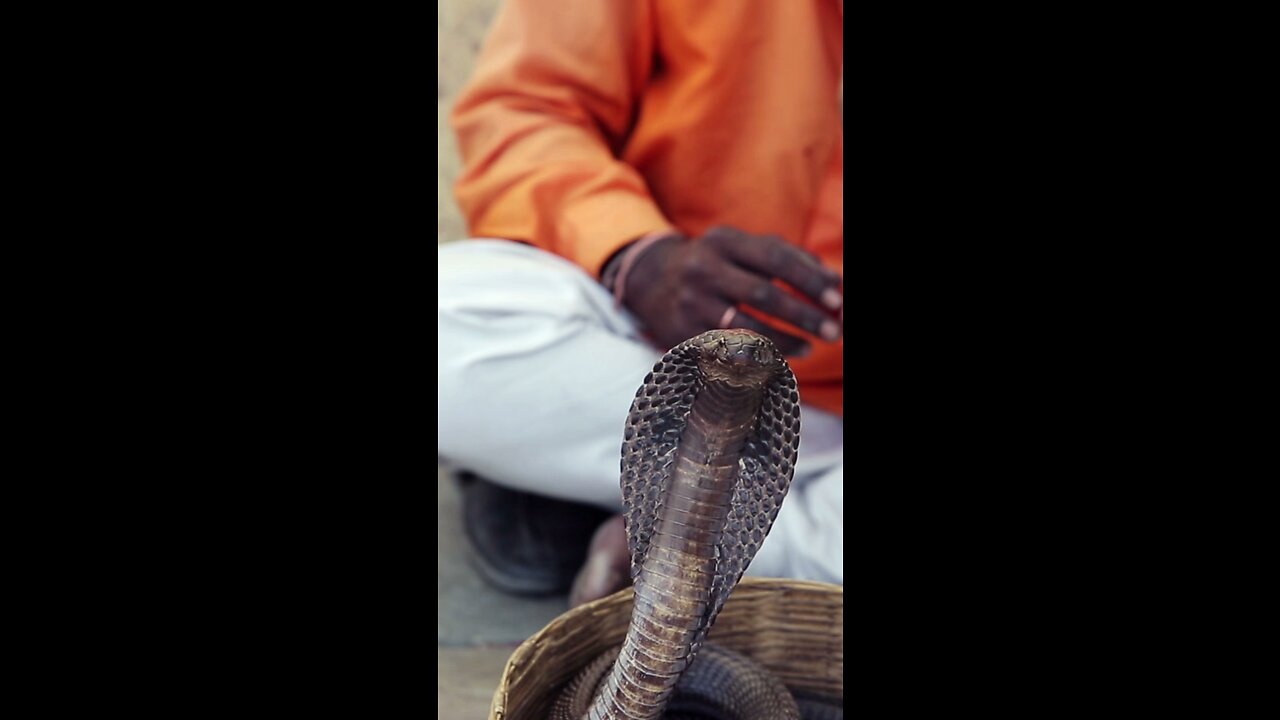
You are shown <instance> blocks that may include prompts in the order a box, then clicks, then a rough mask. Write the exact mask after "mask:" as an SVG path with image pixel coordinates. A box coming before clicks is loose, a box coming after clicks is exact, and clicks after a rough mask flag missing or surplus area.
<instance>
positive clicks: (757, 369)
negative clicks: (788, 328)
mask: <svg viewBox="0 0 1280 720" xmlns="http://www.w3.org/2000/svg"><path fill="white" fill-rule="evenodd" d="M699 365H700V367H701V369H702V372H703V374H704V375H705V376H706V377H707V379H708V380H712V381H719V382H725V383H728V384H730V385H735V386H741V387H759V386H763V385H764V384H765V383H766V382H768V381H769V379H770V378H771V377H772V376H773V373H774V372H775V370H776V368H777V365H778V354H777V351H776V350H775V349H774V346H773V343H772V342H770V341H769V339H768V338H766V337H765V336H763V335H761V334H759V333H756V332H753V331H751V330H745V329H741V328H731V329H728V330H717V331H712V332H709V333H706V335H704V336H703V342H702V355H701V358H700V362H699Z"/></svg>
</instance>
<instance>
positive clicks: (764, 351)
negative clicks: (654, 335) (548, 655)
mask: <svg viewBox="0 0 1280 720" xmlns="http://www.w3.org/2000/svg"><path fill="white" fill-rule="evenodd" d="M799 435H800V407H799V396H798V394H797V392H796V384H795V377H794V376H793V375H792V373H791V370H790V368H789V367H788V366H787V363H786V361H785V360H784V359H783V358H782V355H781V354H780V353H779V352H778V351H777V349H776V348H775V347H774V345H773V344H772V342H770V341H769V340H768V339H767V338H765V337H763V336H761V335H758V334H756V333H754V332H751V331H749V330H738V329H730V330H713V331H711V332H707V333H703V334H702V335H699V336H697V337H694V338H691V339H690V340H686V341H685V342H683V343H681V344H680V345H678V346H676V347H675V348H673V349H672V350H671V351H670V352H668V353H667V354H666V355H665V356H664V357H663V358H662V359H661V360H659V361H658V363H657V364H656V365H655V366H654V368H653V372H651V373H650V374H649V375H648V376H646V377H645V380H644V384H643V385H642V386H641V387H640V389H639V390H638V391H637V392H636V396H635V400H634V401H633V402H632V405H631V411H630V414H629V415H628V416H627V424H626V429H625V431H624V441H623V447H622V481H621V482H622V495H623V508H624V513H625V516H626V528H627V543H628V547H629V550H630V552H631V575H632V579H633V583H634V586H635V605H634V609H633V612H632V617H631V623H630V626H629V627H628V630H627V635H626V638H625V639H624V641H623V644H622V646H621V648H617V649H614V650H612V651H610V652H607V653H605V654H603V655H601V656H600V657H598V658H597V659H596V660H595V661H594V662H592V663H591V664H589V665H588V666H587V667H586V668H585V669H583V670H582V672H580V673H579V675H578V676H577V677H576V678H575V679H574V681H573V682H572V683H571V684H570V685H569V686H568V688H567V689H565V690H564V691H563V692H562V693H561V694H560V696H559V698H558V699H557V702H556V704H555V706H554V708H553V709H552V712H551V715H550V720H583V719H584V718H586V719H587V720H613V719H614V718H627V719H630V720H642V719H657V718H663V717H665V718H668V719H673V718H714V719H716V720H730V719H736V720H788V719H791V718H800V717H801V715H800V710H799V707H798V706H797V704H796V701H795V700H794V699H793V698H792V696H791V694H790V693H789V692H788V691H787V689H786V687H785V686H783V685H782V683H781V682H780V681H779V680H777V679H776V678H774V677H773V676H771V675H770V674H769V673H767V672H765V671H764V670H763V669H761V668H760V667H759V666H757V665H756V664H755V663H753V662H752V661H751V660H749V659H748V658H746V657H744V656H742V655H739V654H737V653H735V652H732V651H730V650H728V649H725V648H719V647H716V646H714V645H707V646H706V647H705V648H703V647H702V646H703V640H704V639H705V637H706V634H707V631H708V630H710V628H711V626H712V624H713V623H714V622H715V618H716V615H717V614H718V613H719V612H720V609H721V607H722V606H723V605H724V602H725V600H726V599H727V598H728V596H729V593H730V592H731V591H732V590H733V587H734V586H735V585H736V584H737V583H738V581H739V580H740V579H741V577H742V573H743V571H744V570H745V569H746V567H747V565H748V564H749V563H750V562H751V559H752V558H753V557H755V554H756V551H757V550H759V548H760V545H761V543H762V542H763V541H764V537H765V535H766V534H767V533H768V532H769V529H770V527H772V525H773V521H774V519H775V518H776V517H777V514H778V509H779V507H780V506H781V503H782V499H783V497H784V496H785V495H786V493H787V489H788V487H789V486H790V483H791V478H792V474H793V472H794V468H795V460H796V452H797V449H798V446H799V442H800V437H799ZM700 650H701V651H702V652H701V653H699V651H700ZM695 657H696V658H697V662H696V663H695V662H694V659H695Z"/></svg>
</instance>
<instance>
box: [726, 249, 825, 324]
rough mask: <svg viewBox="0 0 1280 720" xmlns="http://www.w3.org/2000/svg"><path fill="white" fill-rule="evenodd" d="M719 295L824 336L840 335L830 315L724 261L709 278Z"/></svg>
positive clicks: (757, 276)
mask: <svg viewBox="0 0 1280 720" xmlns="http://www.w3.org/2000/svg"><path fill="white" fill-rule="evenodd" d="M712 282H713V283H714V284H715V287H716V289H717V290H719V291H720V293H721V294H722V295H724V296H725V297H727V298H729V299H730V300H735V301H737V302H740V303H745V304H747V305H750V306H751V307H753V308H755V309H757V310H759V311H761V312H763V313H765V314H766V315H772V316H773V317H776V318H778V319H779V320H782V321H784V322H788V323H791V324H792V325H795V326H796V327H798V328H801V329H802V330H805V331H807V332H809V333H811V334H813V335H817V336H819V337H821V338H822V339H824V340H828V341H834V340H836V339H837V338H839V337H840V326H839V325H838V324H837V323H836V322H835V321H834V320H832V319H831V316H830V315H828V314H827V313H824V312H822V311H821V310H819V309H818V308H816V307H814V306H813V305H810V304H809V303H807V302H805V301H803V300H801V299H799V298H796V297H794V296H793V295H791V294H790V293H788V292H786V291H785V290H783V289H782V288H780V287H778V286H777V285H775V284H774V283H772V282H771V281H770V280H769V279H767V278H764V277H761V276H759V275H756V274H753V273H749V272H747V271H745V270H742V269H741V268H738V267H736V266H733V265H728V266H726V267H725V268H723V269H722V270H721V271H720V272H719V273H717V275H716V276H715V278H713V279H712Z"/></svg>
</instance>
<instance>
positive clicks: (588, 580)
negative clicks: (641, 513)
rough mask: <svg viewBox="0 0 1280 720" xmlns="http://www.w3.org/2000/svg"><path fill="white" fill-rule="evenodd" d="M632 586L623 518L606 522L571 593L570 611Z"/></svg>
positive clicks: (610, 519) (594, 536) (588, 549)
mask: <svg viewBox="0 0 1280 720" xmlns="http://www.w3.org/2000/svg"><path fill="white" fill-rule="evenodd" d="M630 584H631V552H630V551H629V550H628V549H627V531H626V526H625V525H623V522H622V516H621V515H614V516H613V517H611V518H609V519H608V520H606V521H604V524H603V525H601V526H600V527H599V528H598V529H597V530H596V534H595V535H593V536H592V537H591V546H590V547H589V548H587V561H586V562H585V563H583V565H582V569H581V570H579V571H578V577H576V578H574V581H573V588H572V589H571V590H570V591H569V607H577V606H579V605H581V604H583V603H588V602H591V601H592V600H599V599H600V598H602V597H605V596H606V595H611V594H613V593H615V592H617V591H619V590H621V589H622V588H624V587H626V586H627V585H630Z"/></svg>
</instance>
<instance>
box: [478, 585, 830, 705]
mask: <svg viewBox="0 0 1280 720" xmlns="http://www.w3.org/2000/svg"><path fill="white" fill-rule="evenodd" d="M632 598H633V591H632V589H631V588H626V589H624V590H620V591H618V592H616V593H614V594H612V595H609V596H608V597H604V598H601V599H599V600H595V601H593V602H590V603H587V604H584V605H581V606H579V607H576V608H573V609H571V610H568V611H566V612H564V613H561V614H560V615H559V616H557V617H556V618H554V619H553V620H551V622H549V623H547V625H546V626H544V627H543V628H542V629H541V630H539V631H538V632H536V633H534V634H533V635H531V636H530V637H529V638H528V639H526V640H525V641H524V642H522V643H521V644H520V645H519V646H517V647H516V649H515V650H514V651H513V652H512V653H511V657H509V658H508V659H507V662H506V664H505V665H504V666H503V671H502V678H501V680H500V681H499V683H498V687H497V688H496V690H495V691H494V695H493V701H492V703H491V705H490V714H489V717H490V720H515V718H513V717H512V715H511V714H510V712H511V711H512V710H513V708H514V709H515V710H519V706H518V705H516V704H513V699H514V698H513V690H514V691H515V692H518V693H521V697H524V696H527V695H529V694H530V693H531V692H532V691H531V690H530V689H529V686H530V685H532V686H533V687H535V688H537V689H538V692H542V693H544V694H545V695H550V694H552V693H553V692H554V691H553V688H555V687H560V686H561V685H562V684H563V683H564V682H565V681H566V678H567V677H572V675H573V674H576V672H577V670H578V669H579V668H580V666H581V665H583V664H585V662H586V661H589V659H590V658H592V657H594V656H595V654H597V653H598V652H600V651H601V650H602V649H604V648H605V647H608V646H609V645H610V643H609V642H606V639H607V638H612V637H614V636H617V637H618V641H620V634H619V628H622V630H623V631H625V626H626V624H627V622H629V619H630V608H631V603H632ZM735 601H736V602H735ZM602 628H603V629H602ZM575 638H576V639H578V642H577V644H576V645H575V644H573V643H570V642H569V641H571V640H574V639H575ZM708 641H710V642H720V643H722V644H724V645H726V646H729V647H733V648H734V649H736V650H738V651H740V652H744V653H745V654H747V655H749V656H750V655H756V656H757V657H756V659H757V661H762V662H764V661H763V660H762V657H763V658H773V661H774V662H775V664H777V663H781V662H784V660H783V659H779V658H785V662H786V663H788V664H795V665H797V666H798V669H797V671H796V672H795V673H793V674H792V677H791V678H790V679H791V680H793V681H796V682H798V683H799V684H801V685H803V684H804V683H806V682H811V683H814V684H815V685H816V686H818V687H821V688H823V689H825V690H826V691H828V692H832V691H835V690H838V692H839V694H840V696H841V697H843V676H844V657H843V643H844V587H843V586H842V585H833V584H830V583H823V582H815V581H811V580H791V579H783V578H752V577H749V578H743V580H742V582H741V583H739V585H738V586H737V587H736V588H735V589H734V592H733V594H732V595H731V596H730V597H729V600H728V602H726V604H725V607H724V609H723V610H722V611H721V614H720V616H719V619H718V620H717V621H716V626H715V627H714V628H712V630H711V632H710V634H709V635H708ZM797 647H798V648H802V649H803V650H804V652H796V651H795V648H797ZM566 648H567V649H566ZM586 648H590V649H591V650H592V651H591V652H590V653H589V654H583V653H584V650H585V649H586ZM566 655H567V656H568V660H567V661H566V662H563V663H562V662H560V660H561V658H562V657H564V656H566ZM775 656H776V657H775ZM538 663H542V664H543V666H542V667H539V666H538ZM575 663H576V664H575ZM806 663H808V666H806ZM764 664H766V665H767V664H768V663H767V662H764ZM566 666H569V667H567V669H566ZM771 669H774V670H776V669H777V668H771ZM780 674H781V673H780ZM804 689H812V688H809V687H806V688H804ZM526 699H527V698H526ZM529 704H531V705H535V706H536V705H539V702H538V699H537V698H535V699H534V700H532V701H529ZM521 717H522V720H523V716H521ZM538 720H541V718H539V719H538Z"/></svg>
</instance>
